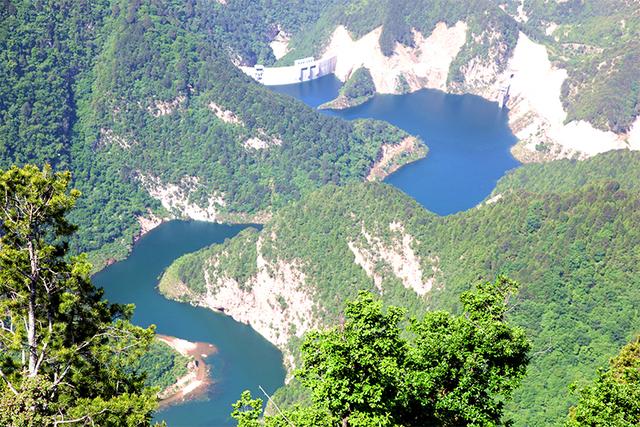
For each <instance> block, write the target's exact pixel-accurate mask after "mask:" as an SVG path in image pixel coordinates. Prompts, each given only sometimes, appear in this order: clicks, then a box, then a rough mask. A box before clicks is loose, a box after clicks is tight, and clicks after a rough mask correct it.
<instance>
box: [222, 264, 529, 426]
mask: <svg viewBox="0 0 640 427" xmlns="http://www.w3.org/2000/svg"><path fill="white" fill-rule="evenodd" d="M515 289H516V285H515V283H513V282H511V281H509V280H508V279H506V278H503V277H501V278H499V279H497V280H496V281H495V282H494V283H491V282H488V283H482V284H479V285H478V286H477V287H476V288H475V289H473V290H470V291H468V292H465V293H464V294H462V295H461V297H460V299H461V301H462V303H463V305H464V313H463V314H461V315H459V316H453V315H451V314H450V313H447V312H439V311H432V312H429V313H427V314H426V315H425V316H424V317H422V318H411V319H407V318H406V312H405V311H404V310H403V309H402V308H399V307H394V306H390V307H383V304H382V301H380V300H377V299H376V298H375V297H374V296H373V295H372V294H370V293H368V292H364V291H361V292H360V293H359V295H358V297H357V298H356V299H355V300H354V301H348V302H347V303H346V307H345V311H344V317H345V319H344V322H343V324H341V325H339V326H334V327H332V328H329V329H327V330H321V331H312V332H309V333H308V334H307V335H306V336H305V338H304V342H303V343H302V349H301V352H302V364H301V367H300V369H298V370H297V371H296V373H295V375H296V378H297V379H298V380H299V381H300V382H301V384H302V385H303V386H305V387H307V388H308V390H310V391H311V394H312V399H311V403H310V404H303V405H298V406H295V407H294V408H293V409H291V408H289V409H287V411H286V412H285V413H283V412H280V413H278V414H277V415H274V416H266V417H265V419H264V425H265V426H268V427H275V426H280V425H286V423H287V421H291V420H293V422H295V425H296V426H298V427H321V426H326V427H329V426H336V425H342V426H351V427H373V426H377V427H381V426H385V427H393V426H404V427H411V426H415V427H422V426H424V425H444V426H447V425H483V426H493V425H502V422H503V420H502V417H503V412H504V404H505V402H506V401H508V399H509V397H510V395H511V393H512V391H513V389H514V388H515V387H517V385H518V384H519V383H520V380H521V379H522V377H523V376H524V374H525V371H526V366H527V363H528V361H529V359H528V357H527V352H528V350H529V342H528V341H527V338H526V337H525V334H524V331H523V330H522V329H521V328H518V327H515V326H513V325H511V324H509V323H508V322H507V321H506V319H505V313H506V311H507V310H508V308H509V307H508V301H509V296H510V295H511V294H512V293H513V292H514V291H515ZM261 406H262V404H261V401H260V400H252V398H251V395H250V394H249V392H248V391H245V392H244V393H243V394H242V396H241V399H240V400H239V401H238V402H237V403H236V404H234V405H233V407H234V411H233V413H232V416H233V417H234V418H236V419H237V420H238V427H257V426H258V425H260V423H259V421H258V417H259V415H260V409H261Z"/></svg>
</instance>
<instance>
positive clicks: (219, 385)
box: [93, 221, 285, 427]
mask: <svg viewBox="0 0 640 427" xmlns="http://www.w3.org/2000/svg"><path fill="white" fill-rule="evenodd" d="M245 227H247V226H238V225H233V226H232V225H221V224H210V223H201V222H181V221H172V222H169V223H166V224H163V225H161V226H160V227H158V228H157V229H155V230H153V231H151V232H150V233H149V234H147V235H146V236H144V237H143V238H142V239H140V241H139V242H138V243H137V244H136V245H135V246H134V249H133V252H132V253H131V256H129V257H128V258H127V259H126V260H124V261H122V262H119V263H117V264H114V265H111V266H109V267H107V268H105V269H104V270H102V271H101V272H100V273H98V274H96V275H95V276H94V277H93V281H94V283H95V284H96V285H97V286H102V287H104V288H105V292H106V296H107V298H108V299H109V300H110V301H112V302H118V303H134V304H135V305H136V310H135V315H134V318H133V321H134V323H135V324H137V325H141V326H145V327H146V326H149V325H151V324H155V325H157V332H158V333H161V334H166V335H172V336H176V337H179V338H183V339H186V340H189V341H204V342H208V343H211V344H214V345H215V346H216V347H217V348H218V353H217V354H215V355H211V356H209V357H208V358H207V360H208V363H210V364H211V366H212V367H213V369H212V370H211V373H212V378H213V379H214V381H215V383H214V385H213V386H212V387H211V389H210V393H209V395H208V396H207V397H206V400H201V401H194V402H188V403H185V404H181V405H177V406H172V407H170V408H168V409H166V410H164V411H161V412H160V413H158V415H157V417H156V418H157V420H166V421H167V424H168V425H169V426H170V427H174V426H207V427H218V426H230V425H234V424H233V423H232V422H231V421H232V420H230V419H229V414H230V413H231V404H232V403H233V402H235V401H236V400H238V398H239V397H240V393H241V392H242V391H243V390H245V389H250V390H251V391H252V393H253V395H254V396H258V395H261V393H260V391H259V389H258V385H262V387H264V388H265V390H267V392H269V393H273V392H274V391H275V390H276V389H277V388H278V387H280V386H281V385H282V384H283V382H284V374H285V373H284V369H283V367H282V355H281V353H280V351H279V350H278V349H276V348H275V347H274V346H273V345H272V344H271V343H269V342H268V341H266V340H265V339H264V338H262V336H260V335H259V334H258V333H257V332H255V331H254V330H253V329H251V328H250V327H249V326H246V325H243V324H240V323H238V322H235V321H234V320H232V319H231V318H230V317H227V316H223V315H221V314H217V313H214V312H213V311H211V310H207V309H204V308H198V307H193V306H191V305H189V304H182V303H178V302H174V301H169V300H167V299H165V298H164V297H163V296H162V295H160V293H158V291H157V289H156V288H155V287H156V285H157V284H158V276H159V275H160V274H161V273H162V272H163V270H164V269H165V268H166V267H167V266H169V264H170V263H171V262H172V261H173V260H175V259H176V258H178V257H179V256H181V255H183V254H185V253H188V252H193V251H196V250H198V249H200V248H203V247H205V246H208V245H211V244H213V243H220V242H223V241H224V239H226V238H230V237H233V236H235V235H236V234H237V233H238V232H240V231H241V230H242V229H243V228H245Z"/></svg>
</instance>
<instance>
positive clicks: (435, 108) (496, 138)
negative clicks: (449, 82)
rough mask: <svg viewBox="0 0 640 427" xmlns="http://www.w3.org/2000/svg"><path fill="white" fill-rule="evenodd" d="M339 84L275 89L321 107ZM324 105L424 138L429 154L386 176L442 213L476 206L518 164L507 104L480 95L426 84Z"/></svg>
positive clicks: (324, 80)
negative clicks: (345, 104)
mask: <svg viewBox="0 0 640 427" xmlns="http://www.w3.org/2000/svg"><path fill="white" fill-rule="evenodd" d="M340 85H341V83H340V81H339V80H338V79H336V78H335V77H334V76H326V77H323V78H320V79H317V80H313V81H310V82H305V83H301V84H295V85H287V86H272V87H271V89H272V90H274V91H276V92H279V93H283V94H286V95H289V96H293V97H295V98H297V99H299V100H301V101H303V102H304V103H306V104H307V105H309V106H311V107H317V106H318V105H320V104H322V103H324V102H327V101H330V100H332V99H333V98H335V97H336V96H337V94H338V90H339V88H340ZM322 111H323V112H324V113H325V114H328V115H332V116H337V117H342V118H344V119H347V120H353V119H358V118H373V119H379V120H385V121H387V122H389V123H392V124H394V125H396V126H398V127H399V128H401V129H404V130H405V131H407V132H409V133H410V134H412V135H417V136H419V137H420V138H422V140H423V141H425V143H426V144H427V146H428V147H429V154H428V156H427V157H426V158H425V159H422V160H419V161H417V162H415V163H413V164H410V165H408V166H405V167H403V168H401V169H400V170H399V171H397V172H396V173H394V174H392V175H391V176H389V177H388V178H387V179H386V180H385V181H386V182H388V183H389V184H392V185H394V186H396V187H397V188H399V189H400V190H402V191H404V192H405V193H407V194H408V195H410V196H411V197H413V198H415V199H416V200H417V201H418V202H419V203H420V204H422V205H423V206H424V207H425V208H427V209H429V210H430V211H432V212H435V213H437V214H440V215H448V214H451V213H455V212H459V211H462V210H466V209H469V208H472V207H474V206H475V205H477V204H478V203H479V202H481V201H482V200H483V199H485V198H486V197H487V196H488V195H489V194H490V193H491V191H492V190H493V189H494V188H495V185H496V182H497V181H498V179H500V177H502V176H503V175H504V174H505V172H506V171H508V170H509V169H513V168H515V167H517V166H518V165H519V162H518V161H517V160H516V159H514V158H513V156H512V155H511V153H510V152H509V149H510V148H511V146H512V145H513V144H515V142H516V138H515V137H514V136H513V134H512V133H511V130H510V129H509V127H508V124H507V110H506V109H505V110H503V109H500V108H498V104H497V103H495V102H489V101H487V100H485V99H483V98H481V97H479V96H474V95H448V94H446V93H444V92H441V91H437V90H429V89H423V90H420V91H418V92H414V93H411V94H407V95H376V96H375V97H374V98H373V99H372V100H370V101H368V102H367V103H365V104H363V105H360V106H358V107H354V108H349V109H346V110H322Z"/></svg>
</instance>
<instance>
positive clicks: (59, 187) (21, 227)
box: [0, 166, 157, 426]
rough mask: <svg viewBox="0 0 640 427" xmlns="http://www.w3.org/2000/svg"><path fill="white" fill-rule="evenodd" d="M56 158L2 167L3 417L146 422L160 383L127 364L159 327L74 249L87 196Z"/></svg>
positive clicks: (12, 421) (39, 421) (35, 422)
mask: <svg viewBox="0 0 640 427" xmlns="http://www.w3.org/2000/svg"><path fill="white" fill-rule="evenodd" d="M70 179H71V177H70V174H69V173H68V172H67V173H53V172H52V170H51V167H49V166H45V167H44V168H43V169H42V170H39V169H38V168H36V167H35V166H25V167H24V168H17V167H13V168H11V169H9V170H7V171H5V172H2V173H1V174H0V221H1V224H0V227H1V235H2V236H1V238H0V377H1V378H0V424H2V425H21V426H49V425H59V424H61V423H70V422H72V421H73V422H75V424H76V425H93V424H99V425H123V426H124V425H126V426H137V425H143V424H148V423H149V421H150V417H151V413H152V412H153V410H154V409H155V408H156V405H157V402H156V397H155V390H154V389H145V388H144V385H143V377H141V376H139V375H137V374H135V373H131V372H130V370H128V369H127V367H128V366H130V365H131V364H132V363H133V361H134V360H135V359H136V358H138V357H140V356H141V355H142V354H143V353H144V352H145V351H146V349H147V347H148V345H149V342H150V340H151V339H152V337H153V330H152V329H146V330H145V329H141V328H138V327H134V326H133V325H131V324H130V323H129V318H130V316H131V314H132V309H133V308H132V307H131V306H120V305H113V304H109V303H108V302H107V301H105V300H104V299H103V298H102V296H103V292H102V290H99V289H96V288H95V287H94V286H93V285H92V283H91V281H90V279H89V271H90V266H89V264H88V263H87V262H86V260H85V258H84V257H82V256H80V257H69V254H68V239H69V237H70V236H71V234H72V233H73V231H74V229H75V228H74V227H73V226H72V225H71V224H70V223H69V222H67V220H66V218H65V215H66V214H67V212H68V211H69V210H70V209H71V208H72V207H73V205H74V204H75V201H76V199H77V198H78V196H79V192H78V191H77V190H69V189H68V185H69V181H70Z"/></svg>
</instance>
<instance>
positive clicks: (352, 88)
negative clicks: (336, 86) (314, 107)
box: [319, 67, 376, 109]
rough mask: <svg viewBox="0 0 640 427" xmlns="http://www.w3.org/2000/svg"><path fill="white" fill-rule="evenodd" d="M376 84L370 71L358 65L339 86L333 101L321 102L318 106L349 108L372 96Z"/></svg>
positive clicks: (374, 92)
mask: <svg viewBox="0 0 640 427" xmlns="http://www.w3.org/2000/svg"><path fill="white" fill-rule="evenodd" d="M375 94H376V86H375V84H374V83H373V79H372V78H371V72H369V69H367V68H365V67H360V68H358V69H357V70H356V71H354V72H353V74H352V75H351V77H349V79H348V80H347V81H346V82H345V84H344V85H343V86H342V87H341V88H340V94H339V96H338V97H337V98H336V99H334V100H333V101H329V102H327V103H325V104H322V105H321V106H320V107H319V108H333V109H342V108H351V107H356V106H358V105H361V104H364V103H365V102H367V101H368V100H370V99H371V98H373V97H374V95H375Z"/></svg>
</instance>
